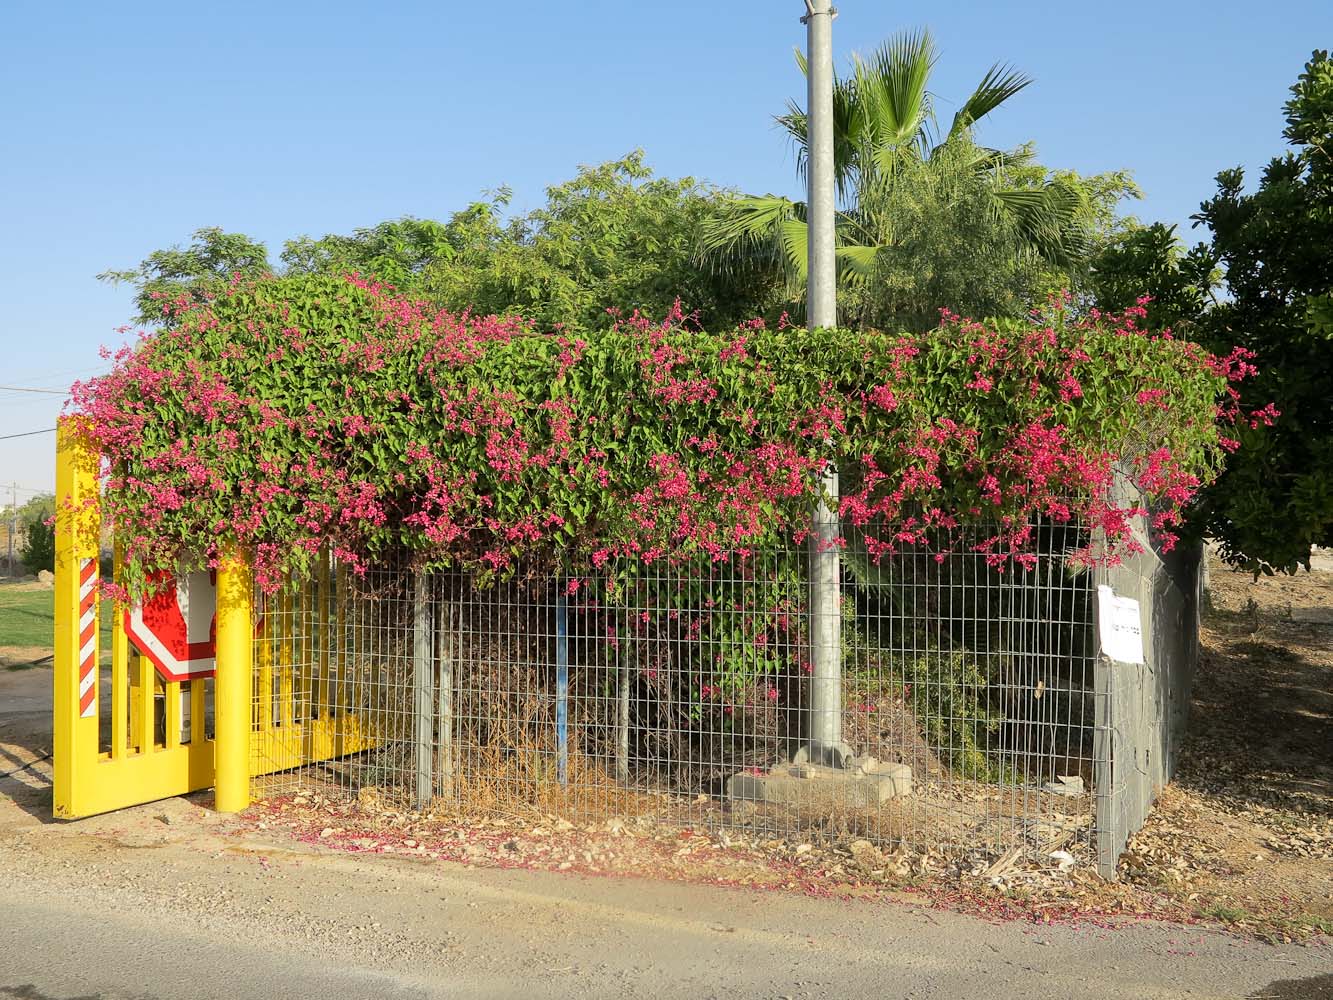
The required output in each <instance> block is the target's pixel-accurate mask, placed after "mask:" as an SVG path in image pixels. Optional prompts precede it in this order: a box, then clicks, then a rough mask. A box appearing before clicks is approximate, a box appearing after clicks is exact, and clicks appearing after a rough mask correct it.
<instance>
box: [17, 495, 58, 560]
mask: <svg viewBox="0 0 1333 1000" xmlns="http://www.w3.org/2000/svg"><path fill="white" fill-rule="evenodd" d="M55 510H56V498H55V495H54V494H50V493H42V494H38V495H37V496H35V497H33V498H32V499H31V500H29V501H28V502H27V503H25V504H24V505H23V506H22V507H20V508H19V509H18V511H17V517H18V522H19V523H20V524H22V525H24V526H25V527H24V537H23V546H22V547H21V548H20V549H19V559H20V560H22V562H23V565H24V566H26V567H27V569H28V572H29V573H38V572H40V571H41V570H44V569H45V570H54V569H55V568H56V535H55V527H54V526H53V525H48V524H47V521H48V520H49V519H50V517H51V515H53V514H54V513H55Z"/></svg>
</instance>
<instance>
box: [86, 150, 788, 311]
mask: <svg viewBox="0 0 1333 1000" xmlns="http://www.w3.org/2000/svg"><path fill="white" fill-rule="evenodd" d="M546 195H547V200H546V204H545V205H544V206H543V207H541V208H538V209H536V210H534V211H532V212H528V213H526V214H524V215H519V216H516V217H512V218H508V219H506V218H505V216H504V210H505V208H506V206H507V205H508V203H509V197H510V194H509V191H508V190H507V189H505V188H500V189H499V190H498V191H496V192H495V193H493V194H492V195H491V197H490V199H489V200H486V201H478V202H475V203H473V204H471V205H469V206H468V207H467V208H465V209H463V210H462V211H460V212H457V213H455V214H454V215H453V216H451V217H450V218H449V219H448V220H447V221H444V222H440V221H436V220H432V219H415V218H412V217H410V216H408V217H404V218H401V219H394V220H391V221H387V222H381V223H379V224H378V225H376V226H371V227H368V228H364V229H358V230H356V231H354V232H353V233H352V234H351V235H349V236H344V235H337V234H331V235H326V236H323V237H320V238H318V239H315V238H311V237H301V238H299V239H294V240H289V241H288V242H287V243H286V245H285V246H284V247H283V250H282V253H281V261H282V263H283V265H284V266H285V271H286V273H288V274H292V275H299V274H331V275H338V276H341V275H344V274H347V273H350V272H356V273H359V274H362V275H367V276H374V277H376V278H378V279H380V280H382V281H384V282H387V283H388V284H391V285H393V286H394V287H395V288H397V289H399V290H400V291H402V292H406V293H408V294H412V295H415V296H421V297H424V298H427V299H429V300H431V301H433V302H435V303H436V304H438V305H440V306H443V307H445V308H448V309H451V310H454V311H458V312H461V311H463V310H465V309H467V310H471V312H472V313H474V314H480V315H488V314H496V315H513V314H519V313H521V314H522V315H523V316H524V317H526V318H528V319H530V320H532V321H533V323H534V324H535V325H536V326H537V328H538V329H543V330H553V329H564V330H569V331H577V330H586V329H590V328H592V327H595V326H599V325H601V324H602V321H603V320H604V318H605V316H606V312H607V310H608V309H618V310H621V311H623V312H624V313H626V314H628V313H630V312H632V311H633V310H635V309H639V310H642V311H644V312H646V313H652V314H655V315H659V316H660V315H665V314H666V313H667V312H668V311H669V310H670V309H671V308H672V306H673V304H674V303H675V301H676V299H677V298H679V299H680V300H681V302H682V303H683V304H684V306H685V308H686V309H687V310H688V311H691V312H693V313H695V314H696V318H697V321H698V322H699V323H700V324H701V325H705V326H712V327H716V328H726V327H730V326H733V325H734V324H735V323H737V322H738V321H740V320H743V319H750V318H753V317H754V316H758V315H766V314H774V315H776V311H777V310H776V307H778V306H780V303H781V298H780V295H779V291H780V279H779V278H778V277H777V276H775V275H774V274H773V273H772V272H771V269H769V268H767V267H765V266H762V265H759V264H756V265H754V266H751V267H745V266H738V267H735V268H731V269H729V270H727V271H726V272H725V273H723V272H715V271H709V270H706V269H701V268H700V267H699V266H698V263H697V254H698V235H699V232H700V230H701V228H702V226H703V224H704V221H705V220H706V219H708V218H710V217H711V216H713V215H714V214H716V212H717V211H718V210H719V207H720V205H721V204H723V202H724V201H725V200H726V199H727V198H728V197H729V195H728V194H727V193H726V192H723V191H721V190H719V189H717V188H715V187H713V186H711V185H708V184H704V183H702V182H699V181H696V180H694V179H693V178H689V177H685V178H680V179H668V178H655V177H653V175H652V171H651V170H650V169H649V168H648V167H647V165H646V164H645V163H644V161H643V153H642V151H636V152H634V153H631V154H629V155H628V156H626V157H623V158H622V159H619V160H613V161H611V162H609V163H603V164H600V165H598V166H591V167H583V168H581V169H580V170H579V172H578V175H577V176H576V177H574V178H573V179H571V180H569V181H567V182H565V183H563V184H558V185H555V186H553V187H550V188H548V189H547V192H546ZM268 271H269V265H268V260H267V252H266V250H265V248H264V247H263V246H262V245H261V244H259V243H256V242H254V241H253V240H251V239H250V238H249V237H247V236H244V235H241V234H236V233H224V232H223V231H222V230H220V229H201V230H199V231H198V232H197V233H196V234H195V240H194V242H193V243H192V244H191V245H190V246H188V247H186V248H184V249H182V248H179V247H176V248H172V249H170V250H159V251H156V252H154V253H153V254H150V255H149V257H148V258H147V259H146V260H145V261H144V262H143V263H142V264H140V265H139V267H137V268H134V269H131V270H126V271H108V272H107V273H106V274H104V275H102V277H103V278H105V279H107V280H114V281H128V282H130V283H132V284H134V285H135V286H136V289H137V292H136V295H135V303H136V305H137V306H138V308H139V312H140V316H139V319H140V321H142V322H161V321H162V320H163V315H162V300H163V298H166V299H167V300H169V301H170V300H175V299H176V298H177V297H178V296H180V295H181V294H185V295H186V296H187V298H188V299H190V300H192V301H197V300H199V299H201V298H202V297H203V296H206V295H207V294H208V293H209V292H210V291H212V290H215V289H216V288H217V287H218V286H219V285H220V284H222V283H225V282H227V281H231V280H233V276H234V274H236V273H239V274H240V275H241V276H242V277H245V278H249V277H255V276H257V275H261V274H264V273H267V272H268Z"/></svg>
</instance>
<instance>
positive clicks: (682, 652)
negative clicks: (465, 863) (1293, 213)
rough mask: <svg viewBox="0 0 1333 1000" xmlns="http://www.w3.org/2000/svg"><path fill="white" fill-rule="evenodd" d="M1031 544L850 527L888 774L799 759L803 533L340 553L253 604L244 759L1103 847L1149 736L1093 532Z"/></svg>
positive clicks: (1052, 845) (784, 819)
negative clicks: (1009, 557)
mask: <svg viewBox="0 0 1333 1000" xmlns="http://www.w3.org/2000/svg"><path fill="white" fill-rule="evenodd" d="M980 537H984V536H983V535H982V534H981V533H980V532H979V533H978V538H980ZM1036 537H1037V538H1038V540H1039V547H1038V551H1037V561H1036V564H1035V566H1034V567H1033V568H1032V569H1029V570H1023V569H1021V568H1018V567H1009V568H1007V569H1006V570H1005V571H1003V572H1001V571H997V570H996V569H993V568H991V567H990V566H988V565H987V563H986V560H985V557H984V556H983V555H982V554H981V553H978V552H974V551H969V550H968V548H967V546H966V545H962V546H959V547H957V548H956V549H955V550H954V552H953V553H952V554H949V555H948V556H946V557H945V558H944V559H943V560H942V561H940V560H937V558H936V556H935V554H934V553H933V552H931V551H927V550H926V549H925V548H921V549H912V548H908V549H905V550H903V551H901V552H899V553H898V554H897V555H895V556H893V557H892V558H885V559H884V560H882V561H881V562H880V563H879V564H878V565H873V564H872V563H871V562H870V560H868V559H865V558H858V557H857V555H856V554H855V546H848V551H847V552H846V553H844V556H843V559H842V562H843V566H842V577H843V579H842V583H841V611H842V615H841V618H842V632H841V645H842V649H841V652H842V715H841V720H842V736H843V741H844V742H845V743H847V744H849V745H850V746H851V748H852V750H853V751H854V752H855V753H856V754H857V755H858V760H860V761H861V762H862V763H865V762H866V761H867V759H873V760H872V761H871V763H872V765H873V766H872V767H871V770H872V771H875V770H876V769H877V770H879V771H884V770H892V771H893V772H894V773H895V774H896V775H898V778H897V779H896V780H895V782H894V783H893V785H892V791H891V793H890V794H887V795H883V796H881V795H880V794H871V795H869V796H868V795H867V794H865V784H864V781H865V780H867V779H865V778H864V776H861V775H859V774H852V775H850V776H846V777H832V778H831V777H830V776H829V775H827V774H825V773H823V772H822V771H821V770H820V769H811V768H804V769H802V768H799V767H797V768H794V767H793V766H792V764H791V762H792V760H793V757H794V756H795V754H796V753H797V751H798V750H799V749H800V748H801V747H802V746H803V745H804V743H805V740H806V735H807V730H806V719H807V717H808V710H809V697H810V687H811V683H810V682H811V671H812V668H811V664H810V662H809V653H808V624H809V611H808V605H809V600H808V582H807V573H806V564H807V558H808V553H807V549H806V548H805V547H804V546H801V545H796V544H792V545H788V546H785V547H782V548H771V549H768V550H765V551H763V552H759V553H756V554H754V555H753V556H751V557H749V558H747V559H733V560H728V561H723V562H708V561H706V560H701V561H699V562H693V563H689V564H685V565H667V564H662V565H660V566H651V567H646V568H645V567H643V566H639V567H638V568H637V571H633V570H632V569H631V568H630V567H627V566H616V565H613V564H608V565H606V566H603V567H601V568H600V569H599V570H596V571H593V568H592V567H591V566H590V567H588V570H589V571H588V572H587V573H584V574H576V573H565V574H562V575H553V574H551V573H549V572H542V571H539V570H538V569H537V568H535V567H529V568H520V569H518V570H516V571H514V572H512V573H510V574H508V575H505V576H492V577H490V578H487V579H483V578H480V577H477V576H473V575H469V574H466V573H462V572H458V571H442V572H431V573H421V572H414V571H412V570H411V569H410V568H409V567H408V566H407V565H406V564H403V565H393V564H386V565H381V566H378V567H376V568H374V569H371V570H369V571H367V572H366V573H365V574H364V575H355V574H352V573H350V572H348V571H347V570H346V569H345V568H343V567H339V566H337V565H332V566H329V567H326V568H325V570H324V571H323V572H322V573H320V574H319V576H318V578H317V579H316V580H314V581H312V582H311V583H309V584H306V585H304V586H302V587H301V588H299V589H295V590H293V591H292V592H291V593H286V594H281V595H278V596H276V597H270V598H264V597H260V598H259V600H258V614H259V616H260V620H261V623H262V624H261V630H260V634H259V637H258V638H257V639H256V653H255V663H256V683H255V692H256V700H255V712H254V726H255V730H256V733H257V734H258V735H257V737H256V739H255V740H254V743H253V745H254V747H255V759H254V761H253V762H252V764H253V766H252V773H254V774H257V775H258V774H263V773H265V772H277V773H269V774H268V776H266V777H263V778H256V792H257V794H260V795H264V794H273V793H274V792H280V791H292V790H296V789H302V790H307V791H311V790H313V791H317V792H319V793H321V794H324V795H328V796H333V795H348V796H355V797H357V798H358V799H359V800H360V801H361V802H362V803H363V804H371V805H382V806H384V807H385V808H392V809H402V810H423V811H433V812H436V813H448V814H456V813H459V812H478V813H486V814H492V815H495V814H501V815H504V814H527V815H533V816H551V815H557V816H560V817H562V818H566V819H569V820H570V821H573V822H593V821H600V820H602V819H606V818H610V817H615V816H622V817H624V816H650V817H653V818H656V819H659V820H661V821H663V822H668V823H680V824H682V825H689V826H733V827H742V828H745V829H749V830H753V831H757V832H758V831H763V832H767V833H771V834H773V835H776V836H783V837H797V836H799V837H802V838H811V837H819V836H827V837H830V838H835V837H844V836H855V837H863V838H867V839H871V840H874V841H876V842H877V843H881V844H885V845H899V844H902V845H907V846H909V847H912V848H915V849H919V850H938V851H941V852H945V853H962V852H966V853H968V854H970V855H972V856H982V857H991V858H996V857H999V856H1001V855H1003V854H1005V853H1006V852H1012V851H1014V850H1017V851H1018V852H1019V853H1020V854H1022V853H1032V854H1034V855H1037V854H1038V853H1039V854H1040V856H1041V857H1045V856H1046V855H1047V854H1048V853H1049V852H1050V851H1051V850H1055V849H1064V850H1069V851H1073V852H1075V853H1079V854H1083V855H1084V856H1085V857H1089V858H1090V857H1092V855H1093V851H1094V850H1095V847H1096V846H1097V844H1098V841H1099V839H1100V841H1102V842H1103V847H1104V846H1105V845H1106V844H1112V843H1113V842H1114V840H1115V839H1118V840H1119V844H1120V845H1123V835H1121V836H1119V837H1117V838H1108V837H1106V836H1104V835H1101V834H1099V833H1098V827H1099V825H1101V824H1100V823H1099V820H1105V819H1106V818H1107V817H1109V816H1111V815H1112V814H1113V813H1115V814H1116V815H1118V816H1119V817H1120V820H1121V826H1123V825H1124V823H1125V822H1141V815H1136V814H1135V810H1134V809H1128V808H1126V806H1125V802H1126V801H1127V799H1126V796H1127V795H1128V794H1129V793H1131V792H1134V793H1135V794H1138V793H1137V792H1136V791H1135V789H1133V788H1132V787H1131V786H1130V784H1128V783H1127V782H1126V781H1124V780H1121V781H1120V782H1119V783H1118V785H1117V783H1116V780H1115V778H1114V777H1113V761H1112V759H1111V755H1112V754H1113V753H1115V752H1120V753H1122V754H1123V753H1132V752H1133V747H1132V746H1131V745H1130V743H1129V742H1127V740H1126V738H1125V737H1123V736H1122V737H1121V738H1120V739H1119V742H1117V740H1116V739H1115V738H1113V735H1114V734H1113V723H1112V718H1113V714H1114V713H1113V709H1115V704H1113V702H1114V700H1115V698H1116V697H1117V694H1116V690H1115V688H1114V680H1115V676H1116V674H1115V672H1114V671H1113V670H1110V669H1109V667H1108V665H1107V664H1105V663H1104V662H1103V660H1102V658H1099V656H1098V654H1097V633H1096V593H1095V590H1096V585H1097V583H1098V582H1099V581H1101V580H1102V579H1103V577H1102V576H1101V575H1099V574H1098V573H1096V572H1094V571H1090V570H1087V569H1084V568H1080V567H1078V566H1076V565H1074V563H1073V562H1072V561H1071V560H1070V558H1069V556H1070V554H1071V553H1073V552H1075V551H1077V550H1080V549H1083V548H1084V547H1086V546H1087V544H1088V542H1089V537H1090V536H1089V532H1088V531H1086V530H1085V529H1083V528H1081V527H1079V526H1077V525H1058V524H1041V525H1039V526H1038V529H1037V532H1036ZM1140 575H1142V573H1140ZM1121 701H1123V697H1122V698H1121ZM1116 711H1119V712H1121V714H1122V715H1123V712H1124V708H1123V706H1121V707H1120V708H1119V709H1116ZM302 755H304V756H302ZM876 762H877V763H876ZM298 765H302V766H298ZM893 765H897V767H896V768H894V767H893ZM743 775H749V776H753V777H755V778H759V779H762V780H760V781H758V782H755V781H750V782H745V781H741V780H738V776H743ZM774 779H776V780H774ZM904 779H906V780H904ZM774 786H776V787H777V788H778V793H777V794H775V795H773V794H756V793H755V791H754V789H755V788H756V787H774ZM1113 786H1115V787H1113ZM1113 793H1115V794H1116V795H1118V796H1119V798H1117V799H1114V801H1113V799H1112V794H1113ZM1145 811H1146V805H1145V806H1144V808H1143V809H1142V810H1139V812H1140V813H1141V812H1145ZM1115 850H1116V854H1118V853H1119V847H1116V848H1115ZM1103 853H1105V851H1103Z"/></svg>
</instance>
